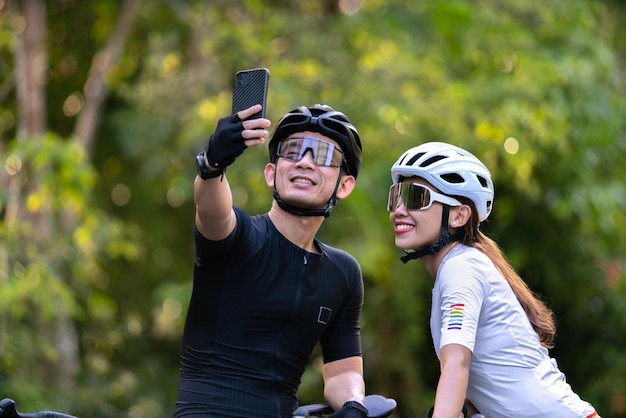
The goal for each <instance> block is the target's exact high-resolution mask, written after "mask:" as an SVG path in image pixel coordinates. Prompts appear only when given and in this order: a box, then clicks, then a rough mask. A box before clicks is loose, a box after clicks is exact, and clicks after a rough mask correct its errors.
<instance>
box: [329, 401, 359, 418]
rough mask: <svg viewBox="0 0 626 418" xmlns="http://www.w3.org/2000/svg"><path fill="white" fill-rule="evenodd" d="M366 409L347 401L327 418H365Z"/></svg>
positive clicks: (354, 402) (356, 403)
mask: <svg viewBox="0 0 626 418" xmlns="http://www.w3.org/2000/svg"><path fill="white" fill-rule="evenodd" d="M367 414H368V412H367V408H366V407H364V406H363V405H361V404H360V403H358V402H356V401H348V402H346V403H344V404H343V407H342V408H341V409H340V410H338V411H336V412H335V413H334V414H332V415H329V416H328V418H367Z"/></svg>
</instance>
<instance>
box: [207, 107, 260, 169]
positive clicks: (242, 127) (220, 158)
mask: <svg viewBox="0 0 626 418" xmlns="http://www.w3.org/2000/svg"><path fill="white" fill-rule="evenodd" d="M261 109H262V106H261V105H258V104H257V105H253V106H251V107H249V108H247V109H244V110H241V111H239V112H237V113H235V114H234V115H231V116H227V117H225V118H222V119H220V120H219V121H218V123H217V128H215V132H213V134H212V135H211V137H210V138H209V140H208V141H207V144H206V158H207V162H208V165H209V167H211V168H212V169H214V170H221V171H224V169H225V168H226V167H228V166H229V165H231V164H232V163H233V162H234V161H235V159H236V158H237V157H238V156H240V155H241V154H242V153H243V152H244V150H245V149H246V148H247V147H250V146H253V145H258V144H263V143H264V142H265V138H267V137H268V136H269V131H268V130H267V128H269V127H270V126H271V122H270V120H269V119H265V118H258V119H249V120H246V119H247V118H249V117H250V116H252V115H255V114H257V113H259V112H260V111H261Z"/></svg>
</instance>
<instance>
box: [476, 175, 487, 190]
mask: <svg viewBox="0 0 626 418" xmlns="http://www.w3.org/2000/svg"><path fill="white" fill-rule="evenodd" d="M476 177H477V178H478V181H479V182H480V185H481V186H483V187H485V188H489V182H488V181H487V179H486V178H484V177H482V176H476Z"/></svg>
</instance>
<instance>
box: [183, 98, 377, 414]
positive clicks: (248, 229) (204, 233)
mask: <svg viewBox="0 0 626 418" xmlns="http://www.w3.org/2000/svg"><path fill="white" fill-rule="evenodd" d="M260 110H261V106H260V105H255V106H252V107H250V108H248V109H246V110H243V111H241V112H239V113H237V114H236V115H233V116H229V117H226V118H223V119H220V121H219V122H218V125H217V128H216V130H215V132H214V133H213V135H212V136H211V138H210V139H209V141H208V143H207V147H206V150H205V152H204V153H201V154H199V155H198V162H199V164H198V167H199V175H198V177H196V179H195V183H194V195H195V202H196V220H195V226H196V228H195V241H196V260H195V266H194V284H193V291H192V295H191V301H190V305H189V311H188V313H187V319H186V323H185V331H184V335H183V347H182V354H181V368H180V373H181V376H180V384H179V390H178V400H177V402H176V412H175V416H176V417H183V416H202V417H231V418H232V417H245V418H250V417H284V418H286V417H291V416H292V414H293V411H294V410H295V409H296V407H297V404H298V399H297V391H298V386H299V384H300V379H301V377H302V374H303V372H304V369H305V367H306V365H307V364H308V360H309V357H310V355H311V352H312V350H313V348H314V347H315V345H316V344H317V342H318V341H319V342H320V344H321V347H322V353H323V357H324V366H323V378H324V396H325V397H326V400H327V402H328V403H329V404H330V405H331V406H332V407H333V408H334V409H335V410H336V411H337V412H335V413H334V414H333V415H332V417H333V418H364V417H366V416H367V410H366V409H365V407H364V406H363V398H364V391H365V389H364V382H363V361H362V357H361V341H360V324H359V318H360V313H361V307H362V304H363V281H362V277H361V270H360V267H359V265H358V263H357V262H356V260H355V259H354V258H353V257H352V256H350V255H349V254H347V253H346V252H344V251H341V250H338V249H335V248H333V247H330V246H328V245H326V244H324V243H322V242H320V241H318V240H317V239H316V238H315V236H316V233H317V231H318V229H319V228H320V226H321V224H322V222H323V221H324V219H325V218H326V217H328V216H329V215H330V212H331V209H332V207H333V206H334V205H335V204H336V203H337V201H338V200H340V199H343V198H345V197H347V196H348V195H349V194H350V192H351V191H352V189H353V188H354V185H355V181H356V177H357V175H358V171H359V169H360V166H361V141H360V138H359V134H358V132H357V130H356V129H355V128H354V126H352V124H351V123H350V121H349V120H348V118H347V117H346V116H345V115H344V114H342V113H340V112H337V111H335V110H334V109H332V108H331V107H329V106H322V105H315V106H313V107H304V106H302V107H299V108H298V109H295V110H293V111H291V112H289V113H287V114H285V115H284V116H283V117H282V118H281V119H280V120H279V122H278V125H277V127H276V129H275V130H274V133H273V135H272V138H271V140H270V143H269V150H270V162H269V163H268V164H267V165H266V167H265V171H264V174H265V180H266V182H267V185H268V187H270V188H272V189H273V194H274V200H273V202H272V206H271V208H270V210H269V212H268V213H266V214H264V215H257V216H250V215H248V214H246V213H245V212H244V211H243V210H242V209H240V208H237V207H233V200H232V194H231V190H230V187H229V184H228V181H227V179H226V175H225V170H226V167H227V166H228V165H230V164H232V163H233V162H234V160H235V159H236V158H237V157H238V156H239V155H240V154H241V153H242V152H243V151H244V150H245V149H246V148H247V147H250V146H254V145H259V144H263V143H264V142H265V139H266V138H267V137H268V136H269V133H268V131H267V128H269V126H270V125H271V123H270V121H269V120H267V119H265V118H258V119H251V120H247V118H249V117H250V116H252V115H254V114H256V113H257V112H259V111H260Z"/></svg>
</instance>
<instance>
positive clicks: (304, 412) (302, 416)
mask: <svg viewBox="0 0 626 418" xmlns="http://www.w3.org/2000/svg"><path fill="white" fill-rule="evenodd" d="M364 404H365V407H366V408H367V410H368V411H369V414H368V418H386V417H388V416H389V415H391V414H392V412H393V411H394V410H395V409H396V401H395V400H393V399H391V398H385V397H384V396H381V395H367V396H366V397H365V400H364ZM333 412H334V411H333V409H332V408H331V407H330V406H328V405H327V404H325V403H318V404H308V405H302V406H299V407H298V408H297V409H296V410H295V411H294V414H293V418H312V417H324V416H326V415H329V414H332V413H333ZM0 418H77V417H75V416H73V415H68V414H63V413H60V412H53V411H39V412H32V413H22V412H18V411H17V408H16V407H15V401H14V400H13V399H10V398H5V399H3V400H2V401H0Z"/></svg>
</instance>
